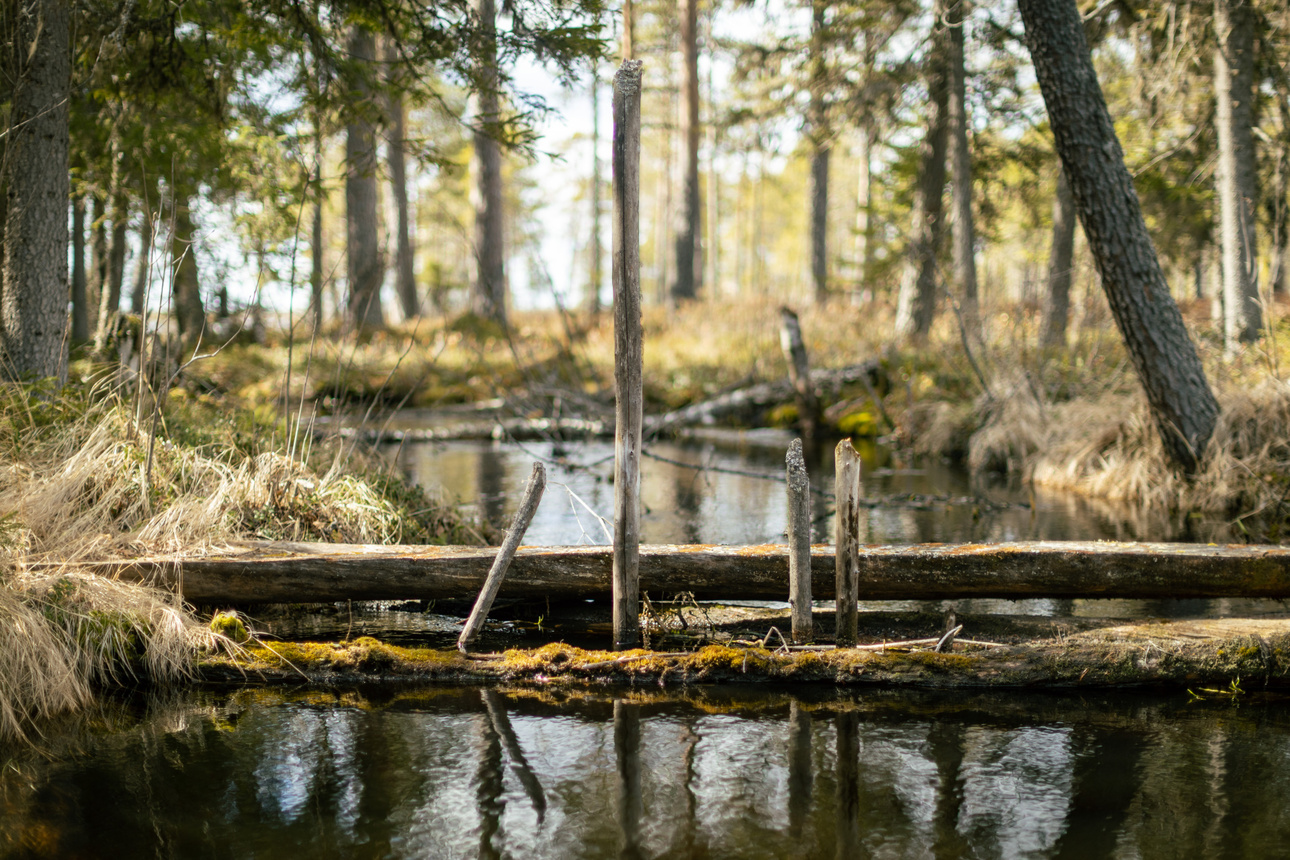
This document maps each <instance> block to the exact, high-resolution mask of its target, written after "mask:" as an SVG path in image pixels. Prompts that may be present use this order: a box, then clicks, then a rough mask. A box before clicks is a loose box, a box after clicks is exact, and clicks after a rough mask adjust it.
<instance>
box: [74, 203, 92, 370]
mask: <svg viewBox="0 0 1290 860" xmlns="http://www.w3.org/2000/svg"><path fill="white" fill-rule="evenodd" d="M85 302H86V295H85V198H84V197H79V196H78V197H77V198H76V199H75V200H73V201H72V343H74V344H77V343H85V341H87V340H89V339H90V315H89V312H88V310H87V309H86V307H85Z"/></svg>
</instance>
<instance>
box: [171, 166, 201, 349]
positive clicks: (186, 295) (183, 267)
mask: <svg viewBox="0 0 1290 860" xmlns="http://www.w3.org/2000/svg"><path fill="white" fill-rule="evenodd" d="M196 232H197V231H196V230H195V229H194V227H193V216H192V212H191V211H190V209H189V197H188V195H186V194H184V193H182V192H179V191H176V192H175V199H174V230H173V232H172V234H171V238H170V259H171V263H170V264H171V266H172V268H173V270H174V312H175V321H176V323H177V324H178V326H179V340H180V344H181V347H180V351H181V353H182V355H181V357H180V360H181V361H187V360H188V358H190V357H191V356H192V355H193V354H194V352H195V351H196V350H197V348H198V347H199V346H200V345H201V339H202V336H203V334H204V330H205V327H206V307H205V305H203V303H202V293H201V281H200V280H199V278H198V276H197V253H196V251H197V248H196V246H195V243H194V241H193V240H194V238H195V233H196Z"/></svg>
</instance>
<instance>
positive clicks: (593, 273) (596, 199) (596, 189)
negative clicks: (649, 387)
mask: <svg viewBox="0 0 1290 860" xmlns="http://www.w3.org/2000/svg"><path fill="white" fill-rule="evenodd" d="M600 183H601V177H600V73H599V69H598V68H597V61H595V60H592V62H591V267H590V269H591V270H590V272H589V273H588V283H587V312H588V313H589V314H591V319H592V322H595V321H596V320H599V319H600V287H601V285H602V284H601V282H602V280H603V278H604V275H603V272H602V270H601V262H602V260H601V257H602V256H604V251H603V249H602V248H601V246H600Z"/></svg>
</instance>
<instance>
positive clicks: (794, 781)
mask: <svg viewBox="0 0 1290 860" xmlns="http://www.w3.org/2000/svg"><path fill="white" fill-rule="evenodd" d="M814 777H815V774H814V771H813V770H812V769H811V715H810V714H809V713H807V712H806V711H805V710H803V709H802V706H801V705H800V704H798V703H797V702H796V701H793V702H790V703H789V705H788V828H789V833H791V834H792V836H793V839H795V840H796V839H799V838H801V835H802V828H803V827H804V826H805V824H806V818H807V816H808V815H809V814H810V811H811V789H812V784H813V782H814Z"/></svg>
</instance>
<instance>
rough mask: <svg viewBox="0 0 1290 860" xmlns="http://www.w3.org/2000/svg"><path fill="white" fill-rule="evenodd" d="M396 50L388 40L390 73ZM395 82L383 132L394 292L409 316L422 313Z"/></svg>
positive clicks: (401, 115)
mask: <svg viewBox="0 0 1290 860" xmlns="http://www.w3.org/2000/svg"><path fill="white" fill-rule="evenodd" d="M398 59H399V58H398V52H397V50H396V49H395V47H394V46H393V43H392V42H391V41H387V43H386V50H385V63H386V70H387V72H386V73H387V75H391V76H393V75H392V71H391V70H393V69H395V68H396V67H397V66H396V64H397V63H398ZM394 87H397V81H394V82H392V86H391V89H390V92H389V96H388V103H387V113H388V115H389V121H390V127H389V130H388V132H387V135H386V142H385V153H386V154H385V160H386V162H387V163H388V164H389V165H390V194H391V195H393V197H394V211H395V213H396V214H395V223H394V236H395V252H394V274H395V281H394V285H395V292H396V293H398V296H399V308H400V310H402V311H403V318H404V319H405V320H406V319H412V318H413V317H416V316H419V315H420V313H421V301H420V298H419V297H418V296H417V282H416V278H415V277H414V276H413V272H412V270H413V262H414V261H413V258H412V236H411V226H410V222H409V220H408V169H407V158H406V157H405V154H404V137H405V133H404V125H405V121H404V119H405V118H404V111H403V94H402V93H400V92H399V91H398V90H397V89H395V88H394Z"/></svg>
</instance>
